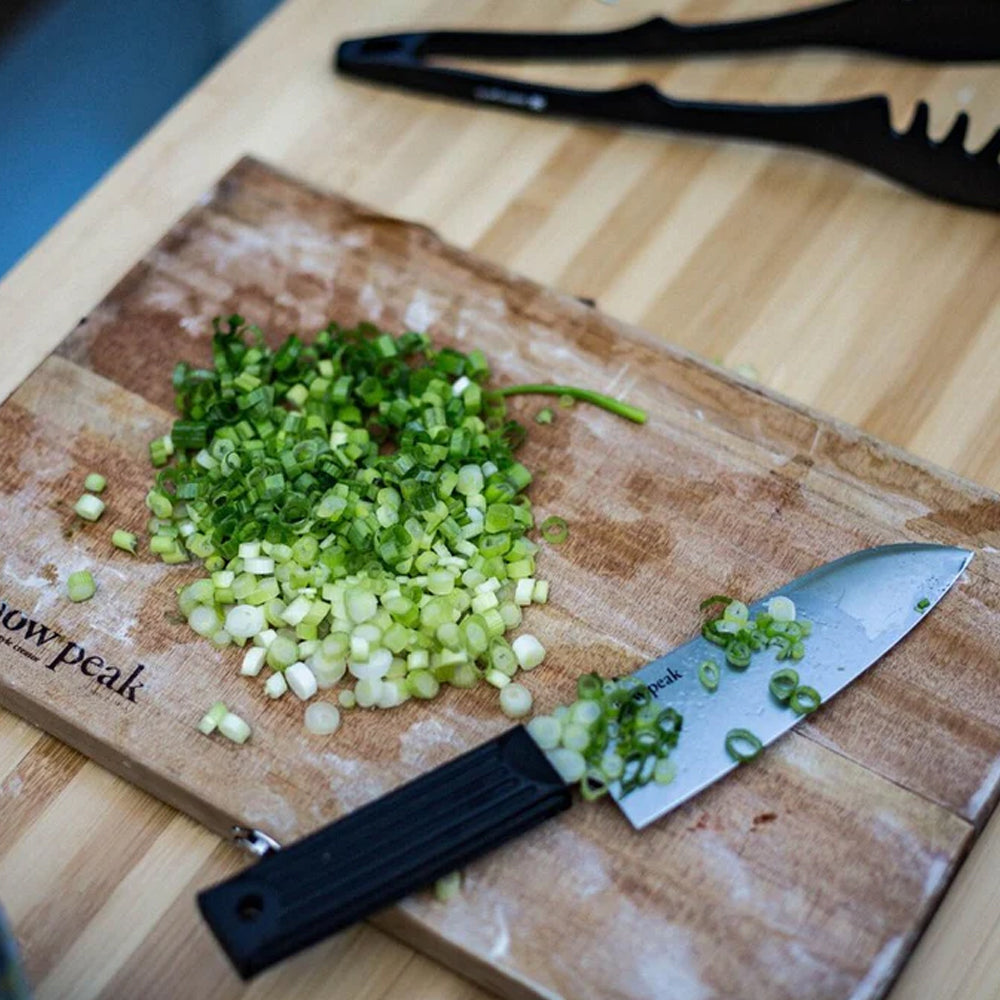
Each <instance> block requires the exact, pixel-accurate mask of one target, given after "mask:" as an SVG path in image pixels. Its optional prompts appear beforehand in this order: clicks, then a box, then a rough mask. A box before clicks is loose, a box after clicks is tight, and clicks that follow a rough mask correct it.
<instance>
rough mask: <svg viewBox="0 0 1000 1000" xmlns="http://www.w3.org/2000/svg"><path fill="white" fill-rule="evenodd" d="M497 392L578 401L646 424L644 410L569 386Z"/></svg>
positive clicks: (524, 387) (533, 385) (518, 387)
mask: <svg viewBox="0 0 1000 1000" xmlns="http://www.w3.org/2000/svg"><path fill="white" fill-rule="evenodd" d="M497 392H498V393H499V394H500V395H501V396H521V395H526V394H529V393H531V394H541V395H547V396H558V397H559V402H560V404H563V400H564V399H570V400H580V402H583V403H591V404H593V405H594V406H599V407H600V408H601V409H602V410H607V411H608V412H609V413H614V414H615V415H616V416H619V417H624V418H625V419H626V420H631V421H632V422H633V423H637V424H644V423H645V422H646V413H645V411H644V410H640V409H639V408H638V407H636V406H631V405H629V404H628V403H623V402H622V401H621V400H620V399H614V398H613V397H611V396H605V395H604V394H603V393H600V392H594V391H593V390H592V389H580V388H577V387H576V386H569V385H549V384H542V383H531V384H524V385H508V386H504V388H502V389H498V390H497ZM570 405H572V404H570Z"/></svg>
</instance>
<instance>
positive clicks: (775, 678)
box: [768, 667, 799, 701]
mask: <svg viewBox="0 0 1000 1000" xmlns="http://www.w3.org/2000/svg"><path fill="white" fill-rule="evenodd" d="M798 686H799V673H798V671H797V670H793V669H792V668H791V667H783V668H782V669H781V670H775V672H774V673H773V674H771V682H770V684H769V685H768V687H769V688H770V689H771V694H773V695H774V697H775V698H777V699H778V701H788V699H789V698H791V696H792V695H793V694H794V693H795V691H796V689H797V688H798Z"/></svg>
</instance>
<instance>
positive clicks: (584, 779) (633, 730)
mask: <svg viewBox="0 0 1000 1000" xmlns="http://www.w3.org/2000/svg"><path fill="white" fill-rule="evenodd" d="M681 724H682V719H681V716H680V714H679V713H678V712H677V711H675V710H674V709H673V708H661V707H660V705H658V704H657V702H656V701H655V699H654V698H653V696H652V695H651V694H650V692H649V688H647V687H646V685H645V684H643V683H642V682H641V681H639V680H636V679H634V678H624V679H622V680H604V679H602V678H601V677H599V676H598V675H597V674H584V676H582V677H581V678H580V679H579V681H578V682H577V700H576V701H575V702H573V704H572V705H560V706H559V707H558V708H557V709H556V710H555V711H554V712H553V713H552V714H551V715H538V716H535V718H533V719H532V720H531V721H530V722H529V723H528V724H527V729H528V732H529V733H530V734H531V735H532V737H533V738H534V740H535V742H536V743H537V744H538V745H539V747H541V749H542V750H544V751H545V754H546V756H547V757H548V759H549V761H550V762H551V763H552V766H553V767H555V769H556V770H557V771H558V772H559V773H560V775H561V776H562V777H563V779H564V780H565V781H566V782H568V783H576V782H579V783H580V791H581V793H582V795H583V797H584V798H585V799H594V798H597V797H598V796H600V795H603V794H605V793H606V792H607V791H608V789H609V788H610V786H611V785H612V784H614V782H616V781H618V782H620V783H621V790H622V794H623V795H627V794H629V792H632V791H634V790H635V789H636V788H640V787H642V786H643V785H646V784H648V783H649V782H650V781H653V782H657V783H659V784H668V783H669V782H670V781H672V780H673V777H674V768H673V761H671V760H669V757H670V751H671V750H672V749H673V748H674V747H675V746H676V745H677V740H678V737H679V736H680V731H681Z"/></svg>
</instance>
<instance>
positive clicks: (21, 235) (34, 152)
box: [0, 0, 278, 277]
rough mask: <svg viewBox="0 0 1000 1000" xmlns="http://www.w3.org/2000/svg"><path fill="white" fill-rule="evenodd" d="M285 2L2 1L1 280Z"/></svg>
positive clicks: (260, 0)
mask: <svg viewBox="0 0 1000 1000" xmlns="http://www.w3.org/2000/svg"><path fill="white" fill-rule="evenodd" d="M277 2H278V0H0V277H2V276H3V274H4V273H5V272H6V271H8V270H9V269H10V268H11V267H12V266H13V265H14V264H15V263H16V262H17V261H18V259H19V258H20V257H22V256H23V255H24V254H25V253H26V252H27V251H28V250H29V249H30V248H31V247H32V245H33V244H34V243H35V242H36V241H37V240H38V239H39V238H40V237H42V236H43V235H44V234H45V233H46V232H47V231H48V230H49V229H50V228H51V227H52V226H53V225H54V224H55V223H56V222H57V221H58V219H59V218H60V216H62V215H63V213H64V212H66V211H67V210H68V209H69V208H71V207H72V205H73V204H74V203H75V202H76V201H77V200H78V199H79V198H80V197H81V195H83V194H84V193H85V192H86V191H87V190H88V189H89V188H90V187H91V186H93V184H94V183H95V182H96V181H97V180H98V179H99V178H100V177H101V175H102V174H103V173H104V172H105V171H106V170H107V169H108V168H109V167H111V166H113V165H114V163H115V162H116V161H117V160H119V159H120V158H121V156H122V155H123V154H124V153H125V152H126V151H127V150H128V149H129V148H130V147H131V146H133V145H134V144H135V143H136V142H137V141H138V140H139V139H140V138H141V137H142V136H143V134H144V133H145V132H147V131H148V130H149V128H150V127H151V126H152V125H154V124H155V123H156V121H157V120H158V119H159V118H160V117H161V116H162V115H163V114H164V113H165V112H166V111H168V110H169V109H170V108H171V107H172V106H173V105H174V104H175V103H176V102H177V101H178V100H179V99H180V98H181V97H183V95H184V94H185V93H186V92H187V91H188V90H189V89H190V88H191V87H192V86H193V85H194V84H195V83H197V81H198V80H199V79H200V78H201V77H202V76H203V75H204V74H205V73H206V72H207V71H208V70H210V69H211V68H212V66H213V65H214V64H215V63H216V62H217V61H218V60H219V59H220V58H221V57H222V56H224V55H225V54H226V53H227V52H228V51H229V50H230V49H231V48H232V47H233V46H234V45H235V44H236V43H237V42H239V41H240V40H241V39H242V38H243V36H244V35H245V34H247V32H249V31H250V30H251V29H252V28H253V27H254V26H255V25H256V24H257V22H258V21H260V20H261V18H263V17H264V16H265V15H266V14H268V13H269V12H270V11H271V9H272V8H274V7H275V6H277Z"/></svg>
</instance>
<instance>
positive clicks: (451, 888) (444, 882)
mask: <svg viewBox="0 0 1000 1000" xmlns="http://www.w3.org/2000/svg"><path fill="white" fill-rule="evenodd" d="M461 891H462V873H461V872H449V873H448V874H447V875H443V876H442V877H441V878H439V879H438V880H437V881H436V882H435V883H434V898H435V899H437V901H438V902H439V903H447V902H449V901H450V900H452V899H454V898H455V897H456V896H458V895H459V894H460V893H461Z"/></svg>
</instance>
